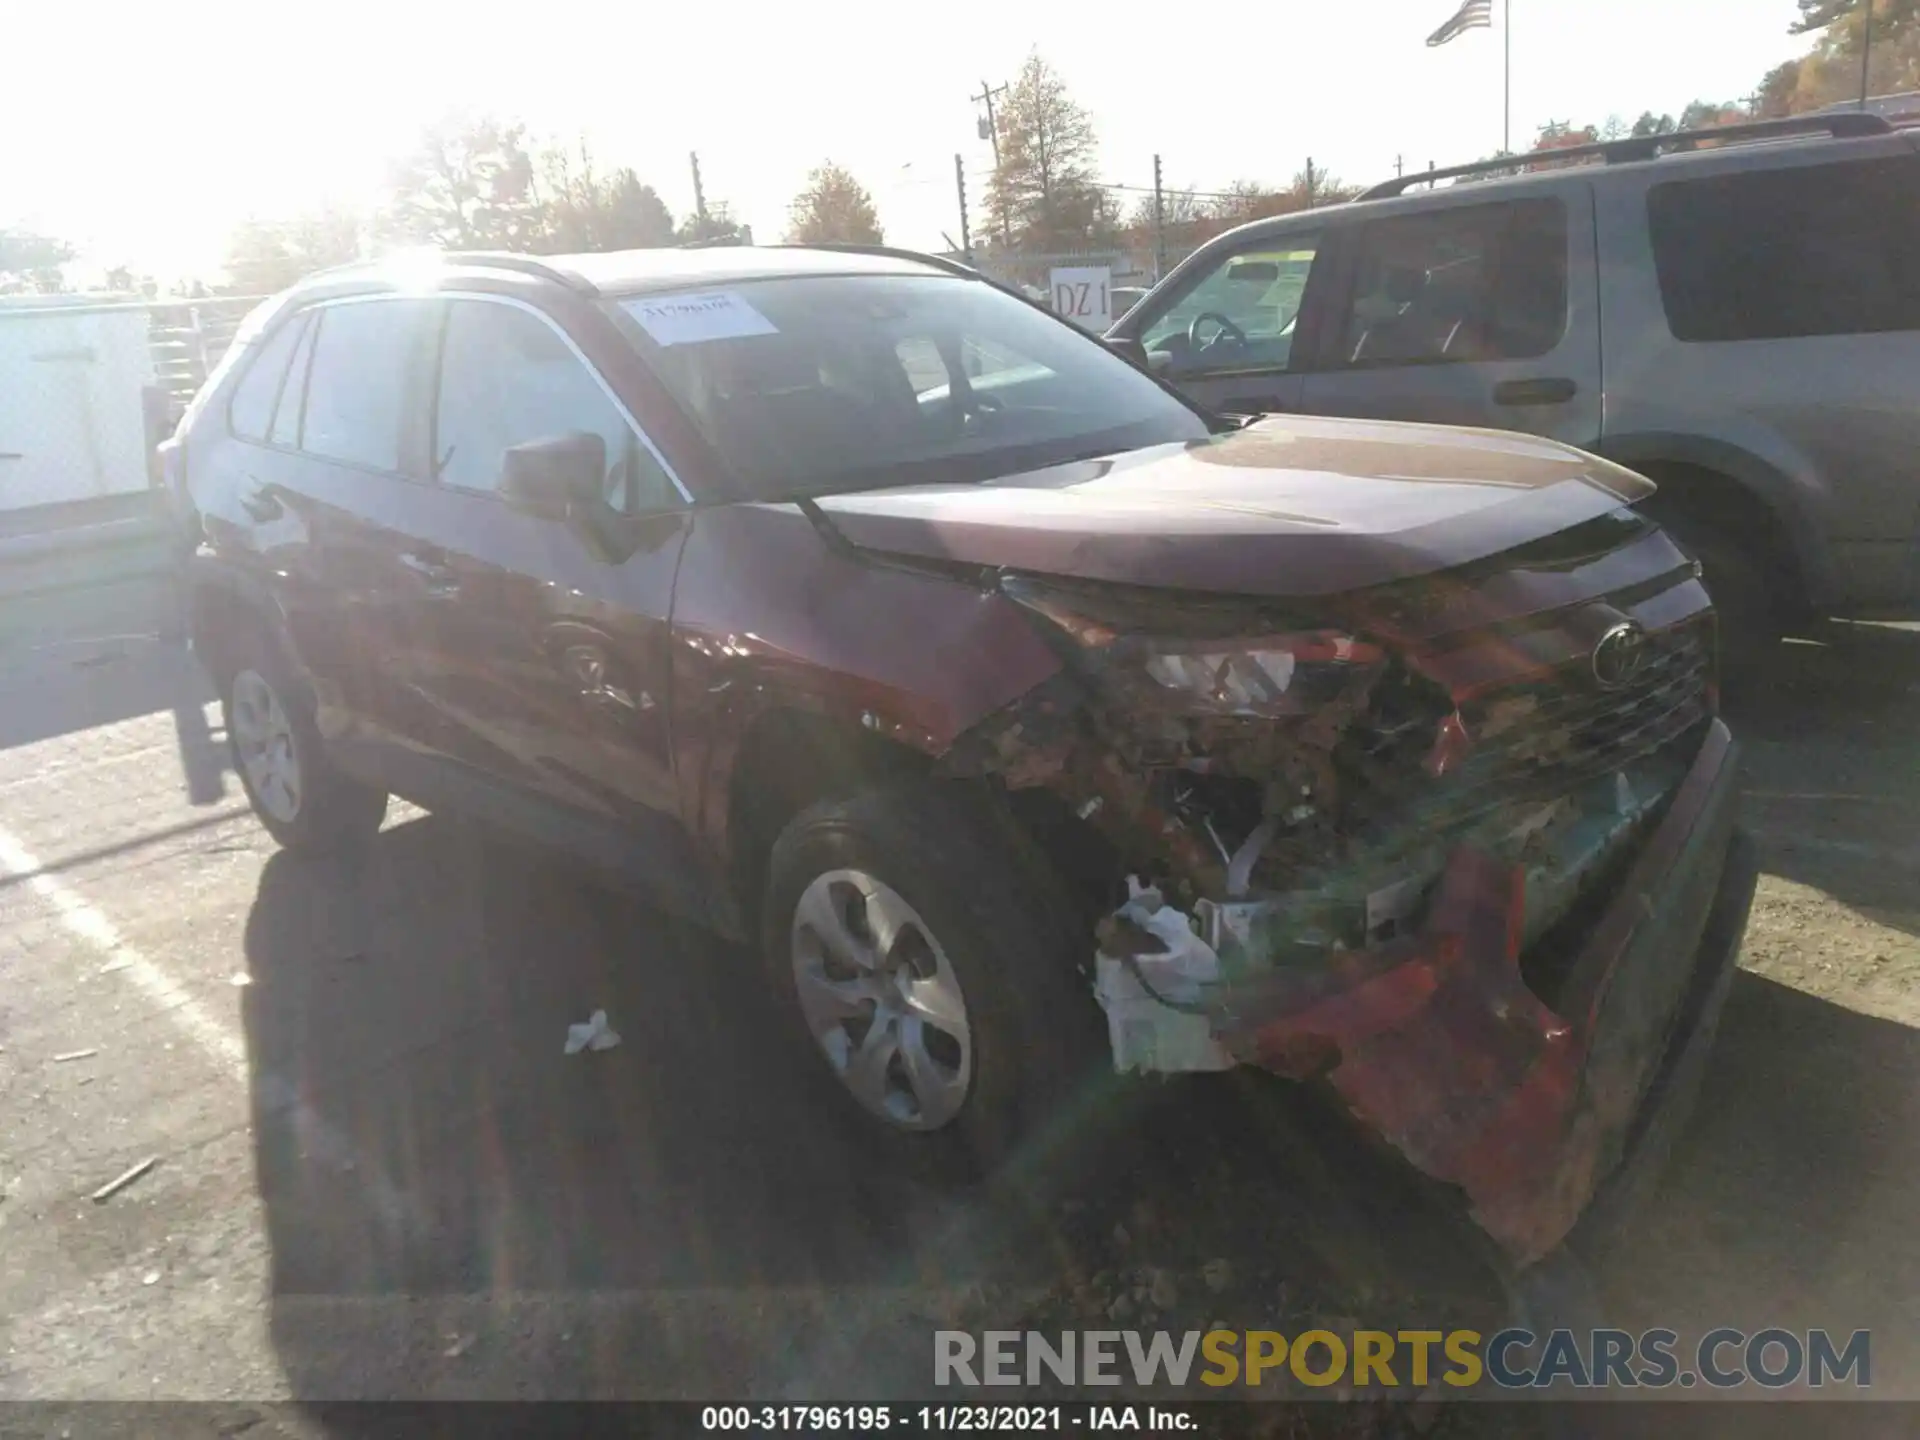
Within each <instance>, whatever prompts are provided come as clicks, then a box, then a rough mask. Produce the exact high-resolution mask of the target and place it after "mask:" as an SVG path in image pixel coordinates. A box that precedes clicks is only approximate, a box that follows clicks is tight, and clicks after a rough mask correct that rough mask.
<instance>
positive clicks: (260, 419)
mask: <svg viewBox="0 0 1920 1440" xmlns="http://www.w3.org/2000/svg"><path fill="white" fill-rule="evenodd" d="M305 324H306V317H305V316H302V315H296V316H294V317H293V318H292V319H291V320H289V321H287V323H286V324H284V325H282V326H281V327H280V328H279V329H278V330H275V331H274V332H273V334H271V335H269V336H268V337H267V339H266V341H265V342H264V343H263V344H261V345H259V346H258V347H256V350H255V353H254V354H253V355H251V356H248V357H246V361H245V368H244V369H243V370H242V371H241V372H240V379H239V380H238V381H237V382H236V383H235V385H234V387H233V398H232V399H231V400H230V401H229V402H228V404H227V425H228V427H229V428H230V429H231V430H232V431H233V433H234V434H235V435H238V436H239V437H240V438H241V439H242V440H255V441H261V442H264V441H265V440H266V438H267V432H268V431H269V430H270V429H271V428H272V426H273V408H274V403H275V401H277V400H278V399H279V397H280V387H281V382H282V381H283V380H284V379H285V378H286V374H287V360H288V358H289V357H290V356H291V355H292V354H293V348H294V345H295V343H296V342H297V341H298V340H299V338H300V332H301V330H302V328H303V327H304V326H305Z"/></svg>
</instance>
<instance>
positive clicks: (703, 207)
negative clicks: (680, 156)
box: [687, 150, 707, 240]
mask: <svg viewBox="0 0 1920 1440" xmlns="http://www.w3.org/2000/svg"><path fill="white" fill-rule="evenodd" d="M687 158H688V159H689V160H691V161H692V162H693V213H694V220H695V223H694V227H693V228H694V231H695V238H696V239H700V240H704V239H706V238H707V196H706V192H705V191H704V190H702V189H701V188H700V152H699V151H698V150H693V151H689V152H688V154H687Z"/></svg>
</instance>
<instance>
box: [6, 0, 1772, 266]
mask: <svg viewBox="0 0 1920 1440" xmlns="http://www.w3.org/2000/svg"><path fill="white" fill-rule="evenodd" d="M1456 3H1457V0H1366V3H1360V0H1241V3H1238V4H1226V5H1208V6H1204V7H1196V8H1195V9H1194V10H1192V11H1183V10H1181V9H1180V8H1179V7H1173V8H1171V9H1170V8H1169V7H1166V6H1151V7H1149V6H1145V5H1139V6H1137V7H1133V8H1132V9H1131V10H1130V9H1129V7H1125V6H1121V5H1118V4H1063V3H1040V0H968V3H966V4H965V5H963V6H948V7H943V6H928V5H918V4H913V3H910V0H909V3H903V0H840V3H831V0H816V3H814V4H812V5H806V6H792V5H788V6H774V5H769V4H766V3H764V0H761V3H751V4H749V3H734V0H705V3H700V4H684V3H674V4H670V5H666V6H660V5H657V4H656V5H648V4H639V5H621V4H619V3H618V0H540V3H538V4H527V3H525V0H521V3H516V4H512V5H506V4H499V3H497V0H466V3H462V4H458V5H446V4H438V3H423V0H386V3H383V4H374V3H368V0H332V3H329V4H327V5H325V6H318V5H288V4H284V3H275V0H252V3H248V4H230V3H225V0H198V3H196V0H177V3H173V4H169V5H166V6H157V5H150V4H135V3H133V0H121V3H116V4H108V5H103V4H99V3H90V0H69V3H66V4H62V5H32V6H25V7H20V8H18V9H16V10H15V11H14V13H13V15H12V16H11V17H10V18H9V20H8V22H7V30H8V50H9V53H10V55H11V56H12V58H13V63H11V64H10V65H9V66H8V71H9V74H8V77H7V83H6V84H5V85H4V86H0V225H26V226H28V227H31V228H35V229H39V230H43V231H46V232H50V233H54V234H57V235H60V236H62V237H64V238H67V239H69V240H71V241H72V242H74V243H75V244H76V245H77V246H79V247H80V249H81V251H82V258H83V262H85V263H84V264H83V266H82V267H81V271H82V278H83V279H84V277H85V272H86V271H87V270H88V269H93V268H95V267H99V268H104V267H106V266H110V265H115V264H128V265H130V266H132V267H133V268H134V269H135V270H136V271H141V272H146V273H152V274H156V275H158V276H159V277H160V278H161V279H162V280H163V281H167V280H171V279H174V278H180V277H184V276H195V275H197V276H202V277H206V278H209V279H212V278H217V272H218V269H219V265H220V259H221V255H222V253H223V248H224V241H225V237H226V235H227V234H228V232H229V231H230V230H231V228H232V227H233V226H234V224H235V223H237V222H238V221H240V220H243V219H245V218H248V217H250V216H251V217H256V218H260V219H276V218H283V217H287V216H290V215H293V214H297V213H299V212H301V211H303V210H308V209H312V208H314V207H316V206H318V205H320V204H322V203H327V202H332V203H338V204H344V205H349V206H365V205H370V204H371V203H373V202H374V201H375V200H376V199H377V196H378V192H379V187H380V184H381V180H382V178H383V176H384V174H385V170H386V165H387V162H388V160H389V159H390V157H391V156H393V155H394V154H396V153H398V152H400V151H402V150H404V149H405V148H406V147H407V145H408V142H409V141H410V140H411V139H412V138H413V137H414V136H415V135H416V134H417V133H418V132H419V130H420V129H421V127H423V126H424V125H426V124H427V123H429V122H430V121H432V120H434V119H435V118H437V117H439V116H441V115H444V114H446V113H449V112H453V111H462V110H464V111H467V112H484V113H493V114H497V115H501V116H503V117H511V118H517V119H520V120H523V121H525V122H526V123H527V125H528V126H529V128H530V129H531V130H532V131H533V132H534V133H535V134H537V135H543V136H548V137H552V138H558V139H571V138H574V137H584V138H585V139H586V140H587V141H588V142H589V143H590V145H591V146H592V148H593V150H594V153H595V155H596V157H597V158H598V159H599V160H600V161H601V163H602V164H603V166H607V167H611V166H613V165H621V164H625V165H631V166H633V168H634V169H635V170H637V171H638V172H639V174H640V176H641V178H642V179H643V180H645V181H647V182H648V183H650V184H652V185H653V186H654V187H655V188H656V189H657V190H659V191H660V193H661V195H662V197H663V198H664V199H665V200H666V202H667V204H668V206H669V208H671V209H672V210H673V212H674V214H675V215H676V217H678V216H679V215H682V214H684V213H685V212H687V211H688V210H690V209H691V208H692V205H693V187H692V179H691V174H690V166H689V161H688V155H689V152H691V151H698V152H699V156H700V167H701V173H702V179H703V183H704V186H705V190H706V196H707V201H708V203H709V205H712V204H714V203H715V202H719V201H725V202H727V203H728V204H729V205H730V206H731V207H732V210H733V212H734V214H735V215H736V216H737V217H738V218H740V219H742V220H745V221H746V222H747V223H748V224H750V225H751V226H752V227H753V230H754V233H755V235H756V237H758V238H760V239H763V240H773V239H777V238H779V235H780V233H781V232H782V231H783V230H784V229H785V224H786V210H787V203H788V201H789V200H790V199H791V197H792V196H793V194H794V193H795V192H796V191H797V190H798V189H799V188H800V187H801V185H802V184H803V183H804V180H805V177H806V173H807V171H808V170H809V169H810V168H811V167H812V166H814V165H817V164H819V163H820V162H821V161H822V160H825V159H829V158H831V159H833V160H835V161H837V162H838V163H840V164H842V165H845V166H847V167H848V168H849V169H851V170H852V171H853V172H854V173H855V175H856V176H858V177H859V179H860V180H861V181H862V182H863V183H865V184H866V185H867V187H868V188H869V190H871V191H872V193H873V195H874V198H875V201H876V204H877V206H878V208H879V212H880V219H881V223H882V225H883V227H884V228H885V230H886V234H887V239H888V240H889V241H890V242H892V243H895V244H900V245H907V246H912V247H916V248H927V247H939V246H940V245H941V244H942V240H943V236H951V237H953V238H954V239H956V240H957V239H958V236H959V222H958V211H957V200H956V193H955V192H956V187H955V179H954V156H955V154H956V153H959V154H960V155H961V156H962V158H963V164H964V165H965V167H966V169H967V171H968V174H969V184H970V187H971V193H970V197H969V199H970V204H971V206H972V208H973V213H974V216H975V218H976V220H977V218H978V213H979V206H980V203H981V201H982V199H983V196H982V193H981V192H982V189H983V187H984V183H985V180H986V177H987V176H988V174H989V173H990V171H991V166H992V151H991V148H990V146H989V145H988V144H987V143H986V142H985V141H983V140H981V139H979V138H978V136H977V133H976V130H975V119H976V115H977V114H978V113H979V109H978V107H977V106H976V105H975V104H974V103H973V102H972V100H971V99H970V98H969V97H971V96H972V95H974V94H976V93H977V92H978V91H979V90H980V88H981V84H982V82H983V80H986V81H991V82H992V83H994V84H999V83H1002V82H1003V81H1005V80H1007V79H1010V78H1011V77H1012V76H1013V74H1014V72H1015V71H1016V70H1017V69H1018V68H1019V66H1020V64H1021V62H1022V61H1023V60H1024V59H1025V58H1026V56H1027V54H1028V53H1029V52H1030V51H1032V50H1036V49H1037V50H1038V51H1039V52H1040V53H1041V54H1042V55H1044V56H1045V57H1046V58H1047V59H1048V60H1049V61H1050V62H1051V63H1052V64H1053V65H1054V66H1055V68H1057V69H1058V70H1059V71H1060V73H1061V74H1062V76H1063V77H1064V79H1065V80H1066V82H1067V85H1068V87H1069V89H1070V91H1071V92H1072V94H1073V95H1074V96H1075V98H1076V99H1078V100H1079V101H1080V103H1081V104H1082V105H1083V106H1085V107H1086V108H1087V110H1088V111H1089V112H1090V113H1091V115H1092V117H1093V121H1094V125H1095V129H1096V131H1097V133H1098V135H1099V137H1100V142H1101V144H1100V149H1101V156H1100V171H1101V178H1102V179H1103V180H1107V181H1112V182H1118V183H1121V184H1127V185H1138V186H1143V187H1145V186H1151V184H1152V181H1153V157H1154V155H1155V154H1156V153H1157V154H1159V155H1160V156H1161V157H1162V164H1163V173H1164V177H1165V181H1166V183H1167V184H1168V185H1169V186H1170V187H1173V186H1186V185H1191V186H1197V187H1199V188H1201V189H1219V188H1224V187H1225V186H1226V185H1228V184H1229V183H1231V182H1233V181H1234V180H1236V179H1242V178H1245V179H1254V180H1260V181H1266V182H1271V183H1273V184H1276V185H1279V184H1284V183H1286V181H1288V180H1289V179H1290V178H1291V177H1292V176H1293V174H1294V173H1295V172H1297V171H1298V170H1299V169H1300V168H1301V166H1302V164H1303V163H1304V162H1305V160H1306V159H1307V158H1308V157H1309V156H1311V157H1312V158H1313V161H1314V164H1315V166H1316V168H1317V169H1318V170H1319V171H1321V172H1323V173H1324V172H1327V171H1331V172H1332V173H1333V174H1335V175H1337V176H1338V177H1340V178H1342V179H1345V180H1349V181H1355V182H1358V181H1364V180H1370V179H1378V178H1380V177H1381V176H1383V175H1388V174H1391V173H1392V172H1393V167H1394V163H1395V160H1396V157H1403V158H1404V162H1405V163H1406V164H1407V166H1408V167H1409V168H1414V167H1422V168H1424V167H1425V166H1426V164H1427V163H1428V162H1429V161H1434V162H1437V163H1439V164H1442V165H1445V164H1448V163H1454V162H1459V161H1462V160H1468V159H1473V158H1476V157H1478V156H1480V155H1483V154H1486V153H1488V152H1490V151H1492V150H1494V149H1495V148H1497V147H1498V146H1499V144H1500V143H1501V137H1502V118H1503V117H1502V83H1501V75H1502V49H1503V35H1502V32H1501V30H1500V29H1499V28H1495V29H1493V30H1490V31H1489V30H1474V31H1469V32H1468V33H1467V34H1466V35H1464V36H1463V37H1461V38H1460V39H1458V40H1455V41H1454V42H1453V43H1451V44H1449V45H1446V46H1443V47H1439V48H1436V49H1428V48H1427V47H1426V44H1425V37H1426V36H1427V35H1428V34H1429V33H1430V32H1431V31H1432V30H1433V29H1434V28H1435V27H1436V26H1438V25H1439V24H1440V23H1441V22H1442V21H1443V20H1445V19H1446V18H1447V17H1448V15H1449V14H1451V13H1452V11H1453V8H1454V6H1455V5H1456ZM1509 8H1512V9H1513V10H1514V11H1516V12H1517V13H1516V14H1515V15H1514V16H1513V17H1512V21H1511V24H1512V33H1511V41H1512V50H1513V72H1512V73H1513V85H1512V106H1513V120H1512V124H1513V136H1514V140H1515V143H1516V144H1520V143H1523V142H1524V141H1525V139H1526V138H1527V137H1530V136H1531V135H1532V133H1533V132H1534V130H1535V129H1536V128H1537V127H1538V126H1539V125H1541V124H1542V123H1544V122H1546V121H1548V120H1555V119H1558V120H1570V121H1573V122H1575V123H1577V124H1578V123H1589V122H1591V123H1599V122H1601V121H1603V120H1604V119H1605V118H1606V117H1607V116H1608V115H1610V114H1618V115H1621V116H1623V117H1625V118H1627V119H1629V120H1630V119H1632V118H1633V117H1634V116H1636V115H1638V114H1639V113H1640V112H1641V111H1643V110H1649V109H1651V110H1655V111H1666V112H1673V113H1676V114H1677V113H1678V112H1679V110H1680V109H1681V107H1682V106H1684V105H1685V104H1686V103H1687V102H1688V101H1689V100H1691V99H1694V98H1696V97H1699V98H1705V99H1712V100H1731V99H1735V98H1737V97H1740V96H1744V95H1746V94H1748V93H1750V92H1751V91H1752V90H1753V89H1754V88H1755V86H1756V85H1757V84H1758V83H1759V80H1760V77H1761V75H1762V74H1763V73H1765V71H1766V70H1767V69H1768V68H1770V67H1771V66H1773V65H1775V64H1777V63H1779V62H1780V61H1781V60H1784V59H1786V58H1788V57H1789V56H1791V55H1794V54H1797V53H1800V52H1801V51H1803V50H1804V49H1805V48H1806V40H1805V39H1804V37H1795V36H1792V35H1790V34H1789V33H1788V26H1789V24H1790V23H1791V21H1792V20H1793V18H1794V16H1795V14H1796V13H1797V12H1796V7H1795V3H1794V0H1498V3H1497V4H1496V6H1495V18H1496V27H1498V26H1503V25H1506V24H1507V23H1508V16H1507V11H1508V9H1509ZM1130 15H1137V16H1138V17H1139V18H1137V19H1134V18H1130ZM1186 17H1193V18H1192V19H1191V21H1190V22H1188V23H1175V22H1177V21H1183V20H1185V19H1186ZM22 62H29V63H22Z"/></svg>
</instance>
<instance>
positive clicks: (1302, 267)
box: [1140, 233, 1320, 379]
mask: <svg viewBox="0 0 1920 1440" xmlns="http://www.w3.org/2000/svg"><path fill="white" fill-rule="evenodd" d="M1319 248H1320V239H1319V236H1317V235H1315V234H1312V233H1307V234H1298V233H1296V234H1292V235H1286V236H1277V237H1274V238H1272V239H1267V240H1253V241H1249V242H1248V243H1247V244H1246V245H1244V246H1241V247H1239V248H1238V249H1235V250H1233V251H1231V252H1229V253H1227V254H1224V255H1222V256H1221V257H1220V260H1219V263H1218V264H1216V265H1215V266H1214V267H1213V268H1212V269H1211V270H1209V271H1207V272H1206V273H1205V274H1203V275H1200V276H1198V277H1196V278H1195V279H1194V281H1193V282H1192V284H1191V285H1190V286H1189V287H1188V288H1187V290H1186V291H1185V293H1183V294H1182V295H1181V296H1180V297H1179V298H1178V299H1177V300H1175V301H1174V302H1173V304H1172V306H1170V307H1169V308H1168V309H1167V311H1166V312H1165V313H1164V314H1162V315H1161V316H1160V318H1159V319H1157V320H1155V321H1153V322H1152V323H1151V324H1150V325H1148V326H1147V327H1146V330H1145V331H1144V332H1143V333H1142V335H1141V337H1140V339H1141V343H1143V344H1144V345H1145V346H1146V347H1147V349H1148V351H1150V352H1156V351H1157V352H1161V353H1164V354H1166V355H1168V356H1170V357H1171V360H1170V362H1169V365H1168V371H1167V373H1168V374H1170V375H1174V376H1178V377H1181V378H1183V379H1184V378H1190V377H1197V376H1201V375H1206V374H1209V373H1213V372H1223V373H1224V372H1232V371H1235V370H1285V369H1287V368H1288V365H1289V363H1290V362H1291V360H1292V356H1293V336H1294V328H1295V322H1296V321H1297V320H1298V319H1299V317H1300V303H1301V301H1302V299H1303V298H1304V297H1305V295H1306V290H1307V277H1308V276H1309V274H1311V273H1312V270H1313V261H1314V256H1315V254H1316V253H1317V252H1318V251H1319Z"/></svg>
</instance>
